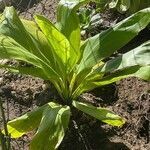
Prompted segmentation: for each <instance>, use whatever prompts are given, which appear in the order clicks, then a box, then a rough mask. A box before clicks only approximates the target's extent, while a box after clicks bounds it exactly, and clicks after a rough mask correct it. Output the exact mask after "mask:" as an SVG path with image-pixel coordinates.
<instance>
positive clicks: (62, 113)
mask: <svg viewBox="0 0 150 150" xmlns="http://www.w3.org/2000/svg"><path fill="white" fill-rule="evenodd" d="M69 118H70V108H69V106H64V107H62V106H61V105H58V104H55V103H53V104H52V103H51V104H49V107H47V108H46V109H45V110H44V112H43V116H42V120H41V123H40V126H39V128H38V130H37V133H36V134H35V137H34V138H33V140H32V142H31V145H30V149H31V150H37V149H38V150H43V149H44V150H55V149H57V148H58V146H59V145H60V143H61V141H62V140H63V137H64V135H65V130H66V129H67V127H68V123H69Z"/></svg>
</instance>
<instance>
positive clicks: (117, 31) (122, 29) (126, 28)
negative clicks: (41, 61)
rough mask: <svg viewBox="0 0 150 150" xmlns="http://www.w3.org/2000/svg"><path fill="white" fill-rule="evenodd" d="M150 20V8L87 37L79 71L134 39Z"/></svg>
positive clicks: (83, 46) (91, 65)
mask: <svg viewBox="0 0 150 150" xmlns="http://www.w3.org/2000/svg"><path fill="white" fill-rule="evenodd" d="M149 22H150V8H147V9H144V10H141V11H139V12H137V13H135V14H133V15H132V16H131V17H129V18H127V19H125V20H123V21H121V22H120V23H118V24H116V25H115V26H114V27H112V28H110V29H108V30H106V31H104V32H102V33H100V34H98V35H96V36H94V37H92V38H89V39H87V41H86V42H85V43H84V44H83V45H82V47H81V50H82V49H83V50H84V52H83V58H82V60H81V63H80V65H79V72H80V71H81V70H83V69H84V68H89V67H93V66H94V65H96V64H97V63H99V62H100V61H101V60H102V59H104V58H106V57H108V56H110V55H111V54H113V53H114V52H115V51H117V50H119V49H120V48H121V47H123V46H124V45H125V44H127V43H128V42H129V41H130V40H131V39H133V38H134V37H135V36H136V35H137V34H138V33H139V32H140V31H141V30H142V29H144V28H145V27H146V26H147V25H148V24H149Z"/></svg>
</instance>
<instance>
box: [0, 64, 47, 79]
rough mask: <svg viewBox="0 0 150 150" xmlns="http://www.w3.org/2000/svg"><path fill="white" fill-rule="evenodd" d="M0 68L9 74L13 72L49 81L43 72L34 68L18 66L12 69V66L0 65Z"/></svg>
mask: <svg viewBox="0 0 150 150" xmlns="http://www.w3.org/2000/svg"><path fill="white" fill-rule="evenodd" d="M0 68H5V69H8V71H11V72H14V73H20V74H25V75H31V76H34V77H39V78H42V79H45V80H49V78H48V77H47V76H46V75H45V73H44V72H43V70H42V69H40V68H37V67H34V66H33V67H25V66H23V67H20V66H17V67H12V66H9V65H4V64H3V65H2V64H0Z"/></svg>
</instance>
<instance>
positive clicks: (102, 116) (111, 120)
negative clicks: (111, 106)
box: [72, 101, 125, 126]
mask: <svg viewBox="0 0 150 150" xmlns="http://www.w3.org/2000/svg"><path fill="white" fill-rule="evenodd" d="M72 104H73V106H74V107H76V108H77V109H79V110H81V111H83V112H84V113H86V114H88V115H90V116H92V117H94V118H96V119H98V120H101V121H102V122H105V123H107V124H110V125H112V126H122V125H123V124H124V123H125V120H124V119H123V118H121V117H120V116H118V115H116V114H115V113H113V112H112V111H110V110H107V109H105V108H101V107H94V106H92V105H90V104H87V103H81V102H77V101H73V103H72Z"/></svg>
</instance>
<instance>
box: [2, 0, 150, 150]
mask: <svg viewBox="0 0 150 150" xmlns="http://www.w3.org/2000/svg"><path fill="white" fill-rule="evenodd" d="M56 6H57V2H56V0H47V1H46V0H42V1H40V2H38V3H33V4H32V5H31V7H30V8H29V7H28V8H29V9H23V8H22V9H21V6H20V7H18V8H19V10H20V13H21V15H22V16H24V17H25V18H28V19H31V18H32V16H33V14H34V13H40V14H44V15H45V16H48V18H50V19H51V20H53V21H54V22H55V19H54V18H55V12H56ZM46 8H47V9H46ZM43 9H44V10H45V11H43ZM104 16H105V14H104ZM105 22H107V24H108V18H107V17H106V21H105ZM143 35H147V36H143ZM141 37H142V42H143V40H144V38H145V40H147V39H148V38H150V37H148V34H147V32H146V31H143V32H141V34H140V35H139V39H140V41H141ZM143 37H144V38H143ZM140 41H137V38H136V39H134V40H133V41H131V42H130V43H129V44H128V45H127V46H126V47H130V46H131V47H134V43H140ZM126 47H124V48H123V49H122V50H121V51H124V49H126ZM48 85H50V84H48V83H47V82H45V81H43V80H42V79H39V78H33V77H31V76H25V75H20V74H19V75H18V74H13V73H9V72H8V71H6V70H2V69H1V70H0V97H1V99H2V101H3V106H4V108H5V112H6V117H7V120H11V119H13V118H16V117H18V116H21V115H22V114H24V113H26V112H28V111H31V110H33V109H34V108H36V107H38V106H39V105H43V104H45V103H46V102H47V101H48V100H50V99H55V98H56V93H55V90H54V89H53V86H52V85H50V86H48ZM81 99H82V101H86V102H89V103H92V104H93V105H95V106H102V107H107V108H109V109H111V110H113V111H114V112H116V113H117V114H119V115H120V116H122V117H124V118H125V119H126V124H125V125H124V126H123V127H120V128H116V127H111V126H109V125H106V124H104V123H102V122H100V121H97V120H96V119H94V118H92V117H89V116H87V115H85V114H82V113H81V112H78V114H77V115H76V116H75V117H74V118H73V121H70V124H69V128H68V130H67V132H66V135H65V138H64V140H63V142H62V144H61V145H60V147H59V150H149V149H150V121H149V120H150V83H149V82H146V81H143V80H140V79H137V78H127V79H123V80H121V81H119V82H117V83H114V84H111V85H109V86H105V87H101V88H98V89H95V90H93V91H91V92H90V93H84V94H83V95H81ZM1 122H2V121H1ZM1 122H0V124H1ZM32 137H33V132H31V133H29V134H27V135H24V136H23V137H22V138H20V139H18V140H14V139H12V142H11V143H12V149H13V150H28V146H29V143H30V141H31V139H32Z"/></svg>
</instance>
